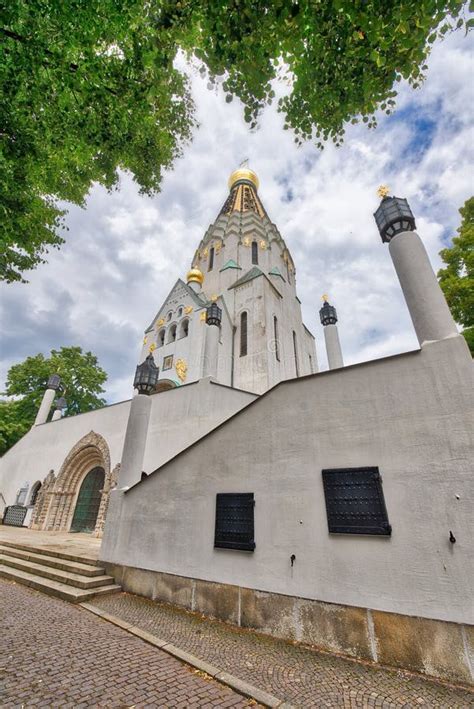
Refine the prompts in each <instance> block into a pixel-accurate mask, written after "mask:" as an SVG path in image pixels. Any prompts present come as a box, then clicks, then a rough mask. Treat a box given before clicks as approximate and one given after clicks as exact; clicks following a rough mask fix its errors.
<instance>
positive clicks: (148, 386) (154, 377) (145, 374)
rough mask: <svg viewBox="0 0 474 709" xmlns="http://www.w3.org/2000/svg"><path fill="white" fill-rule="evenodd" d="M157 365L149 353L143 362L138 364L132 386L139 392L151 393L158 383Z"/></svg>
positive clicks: (158, 371)
mask: <svg viewBox="0 0 474 709" xmlns="http://www.w3.org/2000/svg"><path fill="white" fill-rule="evenodd" d="M159 373H160V369H159V367H157V366H156V364H155V360H154V359H153V355H152V354H151V352H150V354H149V355H148V357H147V358H146V360H145V361H144V362H142V363H141V364H139V365H138V367H137V369H136V372H135V379H134V380H133V388H134V389H138V393H139V394H151V393H152V392H153V391H154V390H155V387H156V385H157V383H158V375H159Z"/></svg>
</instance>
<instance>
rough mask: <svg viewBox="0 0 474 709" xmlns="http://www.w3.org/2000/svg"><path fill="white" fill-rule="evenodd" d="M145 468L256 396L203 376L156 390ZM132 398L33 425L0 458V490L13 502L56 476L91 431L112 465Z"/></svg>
mask: <svg viewBox="0 0 474 709" xmlns="http://www.w3.org/2000/svg"><path fill="white" fill-rule="evenodd" d="M150 398H151V402H152V407H151V415H150V423H149V428H148V437H147V445H146V450H145V457H144V463H143V467H144V470H145V472H147V473H148V472H151V471H152V470H154V469H155V468H156V467H158V466H159V465H162V464H163V463H164V462H166V461H167V460H169V459H170V458H172V457H173V456H175V455H176V454H177V453H178V452H179V451H181V450H183V448H186V447H187V446H189V445H190V444H191V443H193V442H194V441H196V440H197V439H199V438H200V437H202V436H203V435H204V434H205V433H207V432H208V431H210V430H211V429H212V428H214V427H215V426H217V425H218V424H219V423H221V422H222V421H224V420H225V419H227V418H228V417H229V416H232V415H233V414H234V413H235V412H236V411H238V410H239V409H241V408H242V407H243V406H246V405H247V404H248V403H250V402H251V401H253V400H254V399H255V396H254V395H252V394H249V393H248V392H242V391H238V390H236V389H230V388H229V387H225V386H221V385H219V384H215V383H213V382H211V381H210V380H209V379H201V380H200V381H199V382H196V383H194V384H190V385H188V386H182V387H178V388H176V389H171V390H169V391H164V392H161V393H160V394H155V395H153V396H152V397H150ZM129 410H130V401H124V402H122V403H120V404H115V405H112V406H107V407H105V408H103V409H99V410H97V411H91V412H89V413H86V414H81V415H79V416H72V417H69V418H68V417H67V418H63V419H60V420H59V421H52V422H50V423H46V424H43V425H41V426H35V427H33V428H32V429H31V430H30V431H29V432H28V433H27V434H26V435H25V436H24V437H23V438H22V439H21V440H20V441H19V442H18V443H17V444H16V445H15V446H13V448H11V449H10V450H9V451H7V453H6V454H5V455H4V456H3V457H2V458H1V460H0V494H1V495H3V497H4V499H5V504H7V505H11V504H14V502H15V500H16V495H17V492H18V490H19V489H20V488H21V487H24V486H26V487H28V489H30V488H31V486H32V485H33V484H34V483H35V482H36V481H42V480H44V478H45V477H46V475H47V474H48V473H49V471H50V470H54V472H55V473H56V474H57V473H58V472H59V469H60V467H61V465H62V463H63V462H64V459H65V458H66V456H67V455H68V453H69V451H70V450H71V449H72V448H73V446H74V445H75V444H76V443H77V442H78V441H80V439H81V438H82V437H83V436H85V435H87V434H88V433H90V432H91V431H94V432H95V433H98V434H100V435H101V436H103V438H104V439H105V440H106V442H107V445H108V447H109V451H110V464H111V468H113V467H114V466H115V465H116V464H117V463H119V462H120V460H121V457H122V449H123V442H124V437H125V430H126V428H127V421H128V414H129Z"/></svg>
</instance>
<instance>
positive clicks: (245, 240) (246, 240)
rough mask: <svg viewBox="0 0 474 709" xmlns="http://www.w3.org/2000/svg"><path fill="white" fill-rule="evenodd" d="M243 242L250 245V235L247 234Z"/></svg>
mask: <svg viewBox="0 0 474 709" xmlns="http://www.w3.org/2000/svg"><path fill="white" fill-rule="evenodd" d="M242 243H243V245H244V246H250V239H249V237H248V236H245V237H244V238H243V239H242Z"/></svg>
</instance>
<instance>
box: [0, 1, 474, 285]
mask: <svg viewBox="0 0 474 709" xmlns="http://www.w3.org/2000/svg"><path fill="white" fill-rule="evenodd" d="M462 9H463V1H462V0H384V1H383V2H381V1H380V0H332V1H331V0H328V1H323V0H319V1H318V0H271V2H269V1H268V0H267V1H266V2H264V1H263V0H151V1H150V0H87V1H86V2H84V1H83V0H61V2H54V1H53V0H46V1H45V0H10V2H8V3H6V4H4V9H3V13H2V17H3V19H2V24H1V26H0V36H1V37H2V40H3V51H2V54H1V59H0V86H1V88H2V92H1V98H0V111H1V116H2V118H1V120H2V123H1V138H2V145H1V152H0V246H1V247H2V248H0V253H1V254H2V256H1V257H0V258H1V260H0V269H1V270H0V277H1V278H3V279H5V280H6V281H8V282H11V281H18V280H23V273H24V271H25V270H28V269H31V268H34V267H36V266H37V265H38V263H40V262H41V261H43V260H44V257H45V255H46V253H47V251H48V249H50V248H52V247H59V246H60V244H61V243H62V240H63V239H62V236H61V224H62V222H63V215H64V212H63V211H61V209H59V207H58V201H60V200H62V201H67V202H72V203H75V204H83V202H84V199H85V196H86V195H87V193H88V190H89V188H90V186H91V184H92V183H93V182H98V183H100V184H102V185H105V186H106V187H107V188H112V187H114V186H116V185H117V182H118V172H117V169H124V170H129V171H130V172H131V173H132V174H133V175H134V177H135V179H136V181H137V183H138V185H139V186H140V189H141V190H142V192H143V193H145V194H152V193H153V192H155V191H156V190H158V189H159V185H160V181H161V177H162V173H163V170H164V169H165V168H168V167H170V166H171V165H172V163H173V161H174V159H175V158H176V157H177V156H178V155H179V154H180V152H181V150H182V147H183V145H184V143H185V142H186V141H187V140H188V139H189V138H190V136H191V134H192V130H193V127H194V125H195V121H194V107H193V103H192V100H191V97H190V91H189V82H188V78H187V74H186V72H185V71H184V70H183V69H182V68H181V69H180V68H179V67H178V65H177V64H176V57H177V55H178V53H179V51H181V52H182V53H184V54H185V55H186V56H187V57H188V58H191V57H193V58H197V59H198V60H200V61H201V62H202V73H203V74H206V73H208V76H209V79H210V82H211V84H212V83H213V82H214V81H215V80H216V79H217V78H219V79H220V80H222V85H223V88H224V90H225V91H226V95H227V100H229V101H230V100H232V97H233V96H238V97H239V98H240V99H241V101H242V102H243V104H244V114H245V118H246V120H247V121H248V122H249V123H250V124H251V125H255V123H256V121H257V118H258V114H259V112H260V110H261V109H262V108H263V107H264V106H265V105H266V104H268V103H271V102H272V101H273V100H274V99H275V92H274V86H273V80H274V79H279V80H280V81H282V82H284V83H286V84H287V85H288V90H287V92H286V94H285V95H284V96H283V97H281V98H280V99H279V100H278V108H279V110H280V111H281V112H282V113H283V114H284V115H285V119H286V123H285V127H286V128H287V129H291V130H293V131H294V133H295V140H296V141H298V142H299V141H302V140H308V139H314V140H315V141H316V143H317V144H318V145H320V146H322V143H323V141H324V140H328V139H332V140H334V141H335V142H336V144H339V143H340V142H341V141H342V138H343V134H344V128H345V126H346V125H347V123H348V122H357V121H358V120H362V121H364V122H365V123H366V124H367V125H368V126H370V127H373V126H375V124H376V119H375V116H374V114H375V112H376V111H377V110H378V109H382V110H384V111H386V112H387V113H390V112H391V111H392V110H393V107H394V105H395V98H396V95H397V92H396V90H395V89H394V86H396V82H397V81H399V80H400V79H402V78H404V79H407V80H408V81H409V82H410V83H411V84H412V85H413V86H414V87H416V86H418V85H419V83H420V82H421V81H422V79H423V72H424V71H425V69H426V65H425V60H426V57H427V55H428V52H429V48H430V45H431V44H432V43H433V42H434V41H435V39H436V38H437V37H438V36H442V35H443V34H445V33H446V32H448V31H449V30H450V29H451V28H452V27H457V28H461V27H462V26H463V25H466V28H468V27H469V26H470V24H472V22H473V21H472V20H469V21H468V22H465V21H464V19H463V17H462V16H461V13H462Z"/></svg>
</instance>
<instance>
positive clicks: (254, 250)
mask: <svg viewBox="0 0 474 709" xmlns="http://www.w3.org/2000/svg"><path fill="white" fill-rule="evenodd" d="M252 263H254V264H257V263H258V244H257V242H256V241H252Z"/></svg>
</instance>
